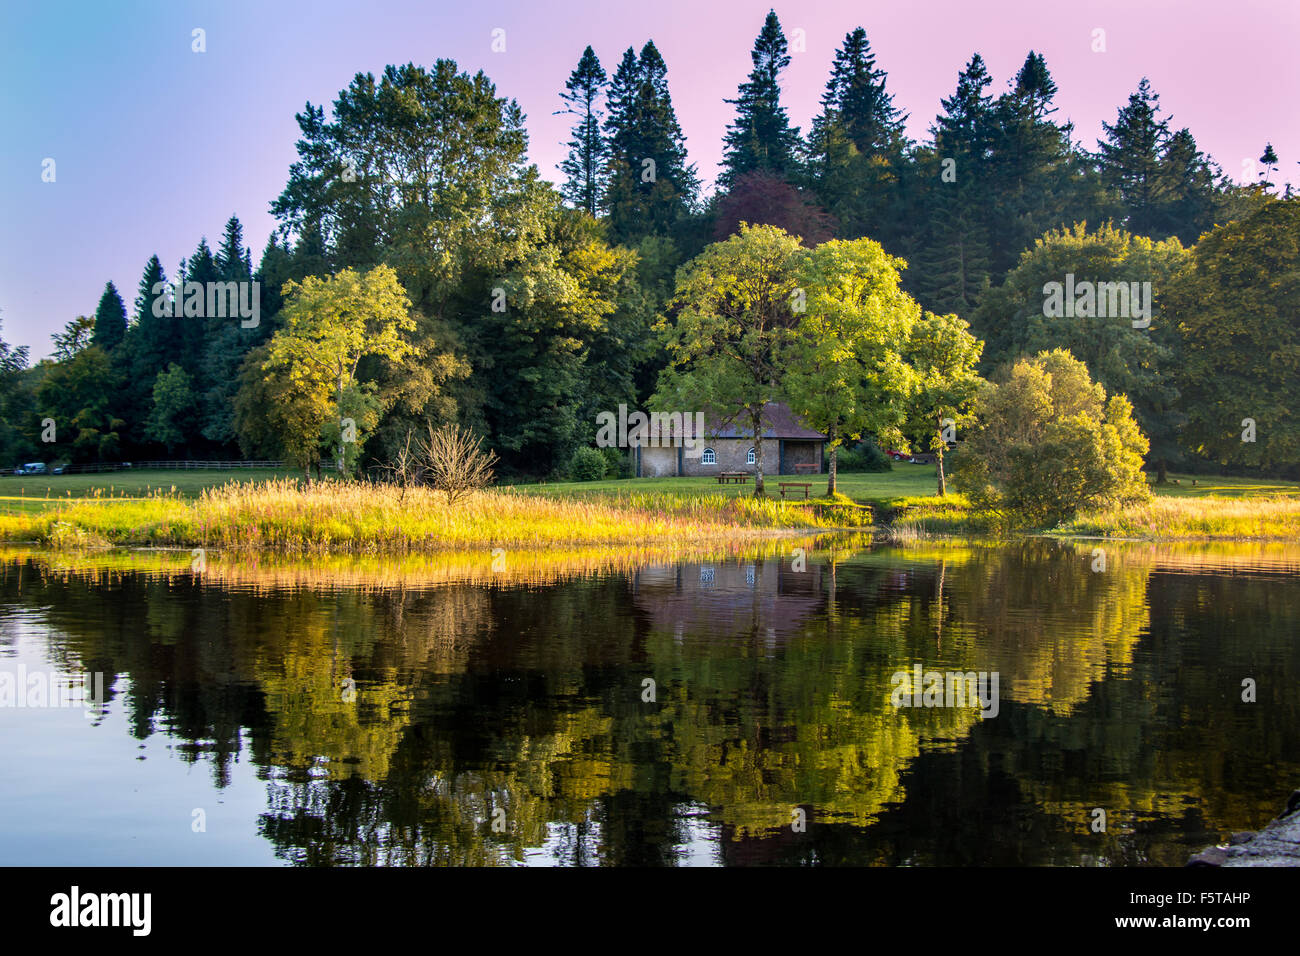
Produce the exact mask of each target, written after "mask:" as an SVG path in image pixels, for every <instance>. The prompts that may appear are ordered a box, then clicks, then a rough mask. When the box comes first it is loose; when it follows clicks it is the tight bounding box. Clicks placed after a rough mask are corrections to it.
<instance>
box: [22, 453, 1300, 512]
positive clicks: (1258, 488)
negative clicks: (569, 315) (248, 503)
mask: <svg viewBox="0 0 1300 956" xmlns="http://www.w3.org/2000/svg"><path fill="white" fill-rule="evenodd" d="M299 476H300V473H299V472H296V471H294V472H289V471H275V470H272V469H253V468H250V469H239V470H217V469H194V470H152V471H147V470H141V471H118V472H110V473H106V474H90V475H21V476H13V475H4V476H0V514H21V513H30V512H35V511H42V510H44V509H45V508H48V507H51V506H53V505H56V504H58V503H59V502H60V501H68V500H69V499H92V500H93V499H97V500H105V501H106V500H109V499H119V500H120V499H131V498H145V497H148V496H150V495H153V494H157V493H159V492H161V493H162V494H164V495H175V496H177V497H180V498H197V497H198V495H199V493H200V492H201V491H203V489H205V488H212V487H215V486H217V485H223V484H226V483H227V482H247V481H265V480H268V479H271V478H297V477H299ZM1174 479H1177V480H1178V482H1179V484H1177V485H1175V484H1173V480H1174ZM778 481H808V482H811V483H812V487H811V488H810V489H809V492H810V494H811V495H812V496H813V497H820V496H822V495H825V494H826V476H825V475H807V476H803V477H796V476H793V475H783V476H779V477H778V476H776V475H768V476H767V492H768V494H769V495H771V496H772V497H774V498H777V497H779V496H778V491H777V482H778ZM1192 481H1196V482H1197V484H1196V485H1195V486H1193V485H1192ZM505 487H513V488H514V489H515V490H516V491H519V492H520V493H523V494H530V495H548V496H562V497H585V496H589V495H597V496H609V495H618V494H623V493H628V492H637V493H645V492H651V493H658V492H670V493H681V494H701V493H707V494H715V495H725V496H727V497H733V498H734V497H737V496H749V495H752V494H753V493H754V485H753V482H752V480H751V481H750V482H749V483H747V484H743V485H737V484H727V485H719V484H718V483H717V481H716V480H715V479H713V478H629V479H624V480H613V481H566V482H543V483H535V484H522V485H514V486H509V485H507V486H505ZM839 492H840V494H842V495H846V496H847V497H849V498H852V499H853V500H854V501H857V502H859V503H860V504H866V505H876V506H882V505H883V506H886V507H888V506H891V505H895V504H898V503H899V502H900V501H901V500H902V499H907V498H920V497H926V496H930V495H933V494H934V492H935V468H934V465H912V464H908V463H906V462H898V463H895V465H894V469H893V471H887V472H881V473H870V474H858V473H854V474H845V473H841V474H840V475H839ZM1155 492H1156V494H1158V495H1168V496H1170V497H1183V498H1187V497H1205V496H1208V495H1217V496H1219V497H1228V498H1241V497H1255V496H1260V497H1263V496H1270V495H1278V494H1285V495H1300V484H1298V483H1296V482H1287V481H1263V480H1259V479H1252V478H1222V477H1214V476H1197V477H1196V478H1193V477H1191V476H1187V475H1171V476H1170V483H1168V484H1166V485H1163V486H1155ZM791 500H795V501H797V500H799V493H798V492H797V491H796V492H794V494H793V495H792V498H791Z"/></svg>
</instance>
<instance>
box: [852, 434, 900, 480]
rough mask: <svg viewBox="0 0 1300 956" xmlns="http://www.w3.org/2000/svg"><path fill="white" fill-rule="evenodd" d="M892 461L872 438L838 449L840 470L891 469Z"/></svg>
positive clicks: (878, 470)
mask: <svg viewBox="0 0 1300 956" xmlns="http://www.w3.org/2000/svg"><path fill="white" fill-rule="evenodd" d="M893 468H894V463H893V462H892V461H890V460H889V456H888V455H886V454H885V453H884V452H883V451H881V449H880V446H879V445H877V444H876V443H875V441H874V440H873V439H867V440H866V441H862V442H858V443H856V444H852V445H846V446H845V447H844V448H842V449H840V453H839V469H840V471H841V472H849V473H855V472H865V473H871V472H882V471H892V470H893Z"/></svg>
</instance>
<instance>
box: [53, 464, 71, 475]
mask: <svg viewBox="0 0 1300 956" xmlns="http://www.w3.org/2000/svg"><path fill="white" fill-rule="evenodd" d="M67 467H68V466H67V465H55V466H54V470H53V471H51V472H50V474H51V475H61V474H63V472H64V470H65V469H66V468H67Z"/></svg>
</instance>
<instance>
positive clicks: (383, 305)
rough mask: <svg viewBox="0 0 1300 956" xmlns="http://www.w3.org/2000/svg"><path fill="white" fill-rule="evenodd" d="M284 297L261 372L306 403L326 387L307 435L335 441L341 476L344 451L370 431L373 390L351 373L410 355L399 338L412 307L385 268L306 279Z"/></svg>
mask: <svg viewBox="0 0 1300 956" xmlns="http://www.w3.org/2000/svg"><path fill="white" fill-rule="evenodd" d="M285 295H286V296H287V299H288V302H287V304H286V305H285V307H284V309H283V310H282V312H281V318H282V319H283V326H282V327H281V328H280V329H279V330H278V331H277V332H276V333H275V335H274V336H273V337H272V338H271V341H270V343H269V345H268V348H267V359H266V361H265V363H264V364H263V369H264V370H265V371H268V372H273V371H277V370H284V371H285V372H286V373H287V378H288V380H289V381H291V382H295V383H302V384H303V386H304V388H303V389H302V390H305V391H306V392H308V393H309V394H312V395H320V394H322V389H323V387H324V386H328V388H329V391H330V392H331V393H332V398H333V401H332V402H331V403H329V404H327V405H324V407H323V408H322V407H321V406H319V405H318V406H317V407H318V409H320V414H319V416H318V420H317V421H316V422H315V427H314V435H315V436H316V440H317V441H321V440H326V441H328V440H329V439H330V438H334V439H335V442H334V444H335V448H336V452H335V455H336V461H337V466H338V470H339V472H340V474H346V473H347V470H348V465H349V463H350V462H351V461H355V449H349V448H347V447H345V446H346V445H348V444H353V445H355V446H357V448H359V447H360V446H361V445H363V444H364V442H365V439H366V437H367V435H368V434H369V432H372V431H373V430H374V428H375V426H376V424H377V414H375V405H374V402H373V401H372V399H373V397H374V390H373V389H367V388H365V387H363V386H362V385H361V384H360V383H359V382H358V379H357V367H358V365H359V364H360V362H361V360H362V359H363V358H365V357H367V356H373V357H376V358H381V359H386V360H388V361H392V362H399V361H401V359H403V358H404V357H405V356H406V355H407V354H409V353H410V352H411V346H410V344H409V343H408V342H406V340H405V339H404V338H403V336H402V333H403V332H407V331H410V330H411V329H412V328H413V327H414V325H415V322H414V320H413V319H412V318H411V315H410V308H411V304H410V302H409V301H408V300H407V298H406V293H405V292H404V291H403V289H402V286H401V283H399V282H398V280H397V273H396V272H394V271H393V269H392V268H390V267H388V266H384V265H381V266H376V267H375V268H374V269H371V270H370V271H369V272H366V273H364V274H358V273H357V272H356V271H355V270H353V269H344V270H343V271H342V272H340V273H339V274H338V275H336V276H333V277H330V278H324V279H322V278H318V277H315V276H309V277H308V278H306V279H304V280H303V281H302V282H301V283H296V282H290V283H288V284H287V285H286V286H285ZM304 427H308V428H309V430H312V429H311V428H310V425H309V426H304ZM300 438H301V440H303V441H305V437H303V436H295V437H286V440H285V444H286V445H289V444H291V443H294V442H298V441H299V440H300Z"/></svg>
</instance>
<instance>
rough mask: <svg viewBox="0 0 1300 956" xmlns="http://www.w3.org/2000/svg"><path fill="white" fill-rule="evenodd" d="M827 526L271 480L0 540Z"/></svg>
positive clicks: (760, 515)
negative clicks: (452, 498)
mask: <svg viewBox="0 0 1300 956" xmlns="http://www.w3.org/2000/svg"><path fill="white" fill-rule="evenodd" d="M835 526H836V524H835V521H834V519H833V516H826V515H821V514H819V513H818V511H817V509H816V508H814V507H813V506H811V505H802V504H794V503H789V502H781V501H772V500H770V499H768V500H753V499H750V498H730V497H724V496H722V495H709V494H686V495H674V494H670V493H664V492H658V493H649V494H646V493H631V494H626V495H618V496H614V497H609V498H599V499H586V498H563V497H558V498H550V497H541V496H536V495H523V494H519V493H516V492H513V491H509V490H489V491H481V492H476V493H474V494H472V495H469V496H468V497H466V498H465V499H463V500H461V501H459V502H457V503H456V504H455V505H454V506H449V505H448V504H447V501H446V498H445V497H444V496H440V495H438V494H436V493H435V492H433V491H431V490H429V489H424V488H403V487H400V486H397V485H389V484H367V483H340V482H321V483H316V484H313V485H300V484H298V483H297V482H295V481H291V480H279V481H267V482H260V483H259V482H246V483H232V484H227V485H222V486H220V487H218V488H212V489H208V490H206V491H204V492H203V493H202V495H200V497H199V498H198V499H197V500H190V501H187V500H183V499H181V498H179V497H175V496H168V495H155V496H153V497H149V498H144V499H133V500H116V501H114V500H104V501H81V502H69V503H68V504H66V505H60V506H58V507H56V508H51V509H49V510H47V511H45V512H41V513H35V514H25V515H6V516H0V540H6V541H32V542H36V543H39V544H43V545H46V546H51V547H59V548H84V547H96V546H112V545H134V546H149V545H155V546H162V545H169V546H190V547H212V548H219V549H227V550H248V551H255V550H271V551H283V552H290V553H329V552H359V553H372V552H403V551H430V550H443V549H455V548H469V547H503V548H529V547H553V546H579V545H599V544H617V545H637V544H640V545H644V544H648V543H665V542H683V543H684V542H694V543H699V542H703V541H710V540H718V539H722V538H737V537H747V536H754V537H756V536H761V535H763V534H767V533H770V532H772V531H774V530H781V529H800V528H808V529H815V528H827V527H835Z"/></svg>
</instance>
